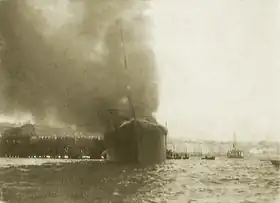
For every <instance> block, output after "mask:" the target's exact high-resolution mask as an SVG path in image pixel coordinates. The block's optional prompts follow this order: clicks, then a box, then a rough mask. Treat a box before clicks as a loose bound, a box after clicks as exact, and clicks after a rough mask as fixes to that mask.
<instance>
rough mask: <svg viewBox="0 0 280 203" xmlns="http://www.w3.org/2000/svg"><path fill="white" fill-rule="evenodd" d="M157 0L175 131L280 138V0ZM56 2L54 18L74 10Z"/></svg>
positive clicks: (164, 89)
mask: <svg viewBox="0 0 280 203" xmlns="http://www.w3.org/2000/svg"><path fill="white" fill-rule="evenodd" d="M33 1H34V0H32V1H30V2H33ZM34 2H35V1H34ZM61 2H65V1H61ZM150 3H151V10H150V11H149V12H148V13H149V14H151V15H152V16H153V17H154V27H153V30H152V32H153V33H154V38H155V39H154V40H155V41H154V43H155V44H154V50H155V54H156V57H157V64H158V67H159V73H160V79H161V87H160V107H159V110H158V112H157V117H158V119H159V121H160V122H161V123H163V124H164V123H165V122H166V121H167V123H168V129H169V136H170V137H183V138H186V139H194V138H200V139H218V140H220V139H226V140H229V139H232V138H233V132H234V131H236V135H237V138H238V140H244V139H245V140H246V139H247V140H248V139H249V140H256V139H257V140H259V139H265V138H266V137H267V138H269V139H278V137H280V136H279V135H280V124H279V123H278V122H280V61H279V59H280V38H279V36H280V21H279V20H280V6H279V4H280V3H279V1H278V0H242V1H241V0H211V1H210V0H172V1H171V0H153V1H150ZM56 7H57V8H58V7H59V12H56V13H55V12H54V11H55V10H53V8H52V7H48V8H49V9H50V10H52V12H51V13H52V17H53V18H50V20H51V21H52V22H56V23H57V24H59V25H60V24H61V23H62V24H63V19H64V17H63V18H61V19H62V20H61V21H60V20H59V18H58V16H57V15H60V16H65V15H67V11H66V10H65V9H66V7H65V6H63V5H62V4H59V5H58V4H57V5H56ZM45 11H47V9H46V10H45ZM57 11H58V10H57ZM45 14H46V15H47V13H45ZM55 14H57V15H55ZM54 18H55V19H56V20H55V21H53V19H54Z"/></svg>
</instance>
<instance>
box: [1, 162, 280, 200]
mask: <svg viewBox="0 0 280 203" xmlns="http://www.w3.org/2000/svg"><path fill="white" fill-rule="evenodd" d="M67 162H70V163H67ZM279 182H280V180H279V176H278V171H277V170H276V169H275V168H274V167H273V166H271V164H270V163H266V162H261V161H258V160H233V159H218V160H215V161H207V160H199V159H197V160H175V161H168V162H167V163H165V164H163V165H158V166H155V167H150V168H146V169H145V168H140V167H136V166H121V165H115V164H106V163H103V162H98V161H92V160H90V161H85V160H83V161H75V162H74V161H69V160H64V161H62V160H34V159H0V187H1V193H2V195H1V196H2V200H4V201H7V202H18V203H20V202H24V203H27V202H28V203H29V202H30V203H33V202H38V203H64V202H69V203H72V202H75V203H76V202H77V203H84V202H85V203H87V202H90V203H92V202H98V203H99V202H101V203H102V202H104V203H105V202H112V203H113V202H116V203H117V202H128V203H130V202H168V203H169V202H174V203H175V202H179V203H180V202H182V203H185V202H189V203H200V202H205V203H212V202H215V203H218V202H220V203H231V202H233V203H238V202H240V203H241V202H242V203H252V202H257V203H258V202H259V203H264V202H273V203H276V202H280V201H279V197H278V194H279ZM0 202H1V200H0Z"/></svg>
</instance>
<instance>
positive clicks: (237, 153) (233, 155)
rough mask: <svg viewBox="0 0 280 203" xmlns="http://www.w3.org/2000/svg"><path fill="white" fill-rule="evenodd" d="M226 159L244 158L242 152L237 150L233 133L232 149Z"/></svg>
mask: <svg viewBox="0 0 280 203" xmlns="http://www.w3.org/2000/svg"><path fill="white" fill-rule="evenodd" d="M227 157H228V158H235V159H243V158H244V152H243V151H242V150H240V149H237V145H236V136H235V132H234V141H233V144H232V149H230V150H229V151H228V152H227Z"/></svg>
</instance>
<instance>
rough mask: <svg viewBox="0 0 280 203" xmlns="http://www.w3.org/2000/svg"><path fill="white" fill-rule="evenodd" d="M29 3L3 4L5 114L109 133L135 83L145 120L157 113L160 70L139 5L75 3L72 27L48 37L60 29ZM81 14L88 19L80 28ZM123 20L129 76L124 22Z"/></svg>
mask: <svg viewBox="0 0 280 203" xmlns="http://www.w3.org/2000/svg"><path fill="white" fill-rule="evenodd" d="M26 2H27V1H23V0H10V1H4V2H2V3H0V34H1V36H2V38H3V40H4V42H5V48H4V51H2V57H1V61H2V65H0V66H1V70H0V71H1V75H2V79H3V80H2V82H1V83H2V84H1V85H2V87H5V88H4V89H3V92H2V96H4V97H5V101H7V102H6V103H5V106H4V107H3V106H2V107H3V108H2V109H1V110H2V111H5V112H6V113H9V112H11V111H14V110H17V111H24V112H31V113H32V114H33V115H34V117H35V119H37V120H40V119H42V118H44V117H45V116H46V113H48V111H49V109H54V110H55V112H56V113H55V114H56V115H55V116H56V117H57V118H58V119H59V120H60V121H62V122H63V123H66V124H74V125H77V126H84V127H87V128H88V130H96V131H99V130H104V126H106V124H107V123H108V121H109V120H110V112H109V111H108V109H111V108H115V107H118V105H119V103H120V101H121V100H122V99H123V98H124V97H125V96H126V95H127V88H126V86H127V84H129V85H130V87H131V97H132V101H133V103H134V106H135V109H136V112H137V113H138V115H139V114H145V115H148V116H150V115H151V114H152V112H154V111H156V108H157V105H158V101H157V94H158V93H157V86H156V83H155V81H156V68H155V62H154V56H153V52H152V51H151V47H150V45H149V41H150V40H151V36H150V35H149V32H148V30H149V28H148V27H149V19H147V17H143V14H142V13H143V12H142V11H144V10H145V9H146V7H145V6H144V7H143V6H140V7H139V6H138V5H137V4H139V3H137V2H138V1H118V2H116V3H112V2H111V1H106V0H105V1H103V0H102V1H91V0H87V1H86V0H84V1H82V0H79V1H68V6H69V10H70V11H69V12H71V14H72V19H71V21H69V22H68V23H65V24H64V25H63V26H62V27H60V28H59V29H58V30H53V33H52V34H51V35H47V34H45V33H47V32H49V33H51V32H50V31H52V30H51V27H47V26H46V25H47V24H46V22H45V20H44V18H43V17H42V16H43V13H42V11H40V10H36V9H34V7H32V3H31V4H27V3H26ZM29 2H30V1H29ZM52 2H53V1H52ZM65 2H66V1H65ZM49 4H50V3H49ZM78 5H79V6H78ZM80 5H82V8H83V9H81V7H80ZM76 6H77V7H76ZM76 8H77V9H76ZM78 8H79V10H78ZM81 11H83V12H81ZM139 11H140V12H139ZM81 15H82V16H83V20H82V22H81V23H77V22H78V21H75V19H78V18H80V17H81ZM120 17H122V18H123V19H124V20H123V21H122V23H121V26H122V28H123V35H124V40H125V47H126V53H127V62H128V70H126V69H125V68H124V63H123V50H122V48H121V40H120V25H118V24H117V23H116V21H117V20H118V19H119V18H120ZM145 18H146V19H145ZM45 31H47V32H45ZM44 32H45V33H44ZM3 83H5V84H3ZM126 105H127V104H126Z"/></svg>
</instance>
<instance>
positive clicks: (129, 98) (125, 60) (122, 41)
mask: <svg viewBox="0 0 280 203" xmlns="http://www.w3.org/2000/svg"><path fill="white" fill-rule="evenodd" d="M117 25H118V26H119V29H120V36H121V46H122V50H123V60H124V68H125V69H126V70H128V67H127V59H126V52H125V47H124V40H123V33H122V27H121V25H120V21H117ZM126 88H127V95H126V97H127V101H128V104H129V107H130V110H131V113H132V117H133V119H134V120H136V113H135V108H134V106H133V104H132V100H131V95H130V88H131V87H130V85H127V86H126Z"/></svg>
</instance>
